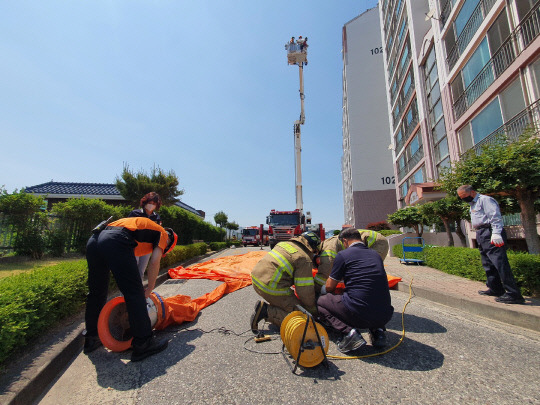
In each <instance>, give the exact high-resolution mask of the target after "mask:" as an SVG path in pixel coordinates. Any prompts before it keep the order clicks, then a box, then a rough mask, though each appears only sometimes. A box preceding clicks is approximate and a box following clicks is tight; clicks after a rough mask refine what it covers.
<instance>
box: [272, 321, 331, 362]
mask: <svg viewBox="0 0 540 405" xmlns="http://www.w3.org/2000/svg"><path fill="white" fill-rule="evenodd" d="M306 323H308V327H307V330H306ZM315 328H317V331H315ZM304 330H305V337H304ZM317 332H318V333H319V337H320V339H321V343H322V348H323V350H324V353H323V351H322V350H321V346H320V345H319V340H318V339H317ZM280 334H281V340H282V341H283V344H284V345H285V347H286V348H287V351H288V352H289V354H290V355H291V356H292V357H293V358H294V359H295V360H296V359H297V358H298V353H300V350H301V349H303V352H302V354H301V355H300V359H299V360H298V365H300V366H302V367H315V366H316V365H318V364H319V363H321V362H322V361H323V360H324V356H325V354H326V353H327V352H328V342H329V340H328V333H327V332H326V330H325V329H324V328H323V326H322V325H321V324H319V323H317V322H315V321H313V318H311V321H310V322H308V316H307V315H306V314H304V313H302V312H301V311H293V312H291V313H290V314H289V315H287V316H286V317H285V319H284V320H283V322H282V323H281V328H280ZM302 337H304V339H303V341H302Z"/></svg>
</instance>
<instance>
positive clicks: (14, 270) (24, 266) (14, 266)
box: [0, 254, 84, 279]
mask: <svg viewBox="0 0 540 405" xmlns="http://www.w3.org/2000/svg"><path fill="white" fill-rule="evenodd" d="M83 258H84V256H83V255H80V254H69V255H66V256H65V257H49V258H43V259H41V260H37V259H31V258H29V257H18V256H11V257H6V258H2V259H0V279H1V278H4V277H9V276H12V275H15V274H19V273H25V272H27V271H30V270H34V269H39V268H40V267H48V266H54V265H55V264H58V263H64V262H73V261H76V260H80V259H83Z"/></svg>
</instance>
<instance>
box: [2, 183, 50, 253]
mask: <svg viewBox="0 0 540 405" xmlns="http://www.w3.org/2000/svg"><path fill="white" fill-rule="evenodd" d="M44 204H45V201H44V200H43V198H41V197H38V196H35V195H33V194H27V193H25V192H24V189H23V190H21V191H19V192H17V190H15V191H14V192H13V193H12V194H8V193H7V191H6V190H5V189H4V188H3V187H2V188H1V189H0V212H1V213H3V214H4V215H5V218H6V222H7V224H8V225H10V226H11V227H12V229H13V233H14V235H15V241H14V243H13V249H14V251H15V253H17V254H20V255H31V256H32V257H33V258H35V259H41V257H42V256H43V253H44V249H45V245H44V239H43V230H44V229H45V227H46V225H47V222H48V218H47V215H46V214H45V213H43V212H41V207H42V206H44Z"/></svg>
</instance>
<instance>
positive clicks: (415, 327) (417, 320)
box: [386, 312, 447, 333]
mask: <svg viewBox="0 0 540 405" xmlns="http://www.w3.org/2000/svg"><path fill="white" fill-rule="evenodd" d="M403 320H404V322H405V332H414V333H446V331H447V329H446V328H445V327H444V326H442V325H441V324H440V323H437V322H435V321H432V320H431V319H427V318H423V317H421V316H417V315H411V314H404V317H403ZM386 327H387V328H388V329H393V330H398V331H401V330H402V325H401V313H400V312H394V315H393V316H392V319H390V322H388V323H387V324H386Z"/></svg>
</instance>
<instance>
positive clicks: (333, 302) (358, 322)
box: [317, 293, 386, 334]
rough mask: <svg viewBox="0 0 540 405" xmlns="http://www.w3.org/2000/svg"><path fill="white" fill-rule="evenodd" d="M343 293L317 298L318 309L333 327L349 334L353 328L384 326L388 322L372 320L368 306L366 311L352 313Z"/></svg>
mask: <svg viewBox="0 0 540 405" xmlns="http://www.w3.org/2000/svg"><path fill="white" fill-rule="evenodd" d="M342 299H343V295H341V294H336V295H334V294H330V293H329V294H325V295H321V296H320V297H319V299H318V300H317V311H318V312H319V315H320V316H321V318H322V319H323V320H324V321H326V322H327V323H329V324H330V325H331V326H332V328H333V329H335V330H337V331H339V332H341V333H343V334H347V333H349V332H350V331H351V329H353V328H355V329H376V328H383V329H384V325H385V324H386V322H382V321H372V320H370V318H371V317H370V312H373V311H370V310H369V309H368V308H366V310H365V312H364V313H352V312H351V311H349V310H348V309H347V307H346V306H345V304H343V300H342Z"/></svg>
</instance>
